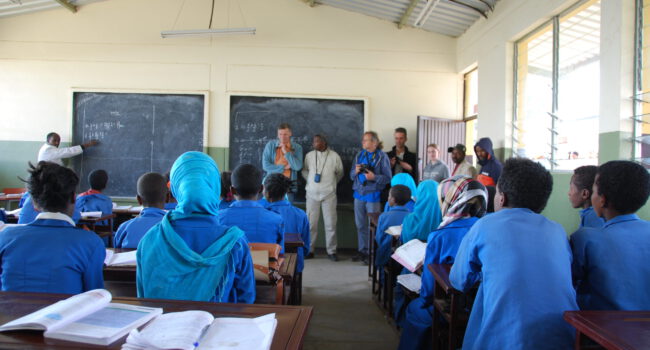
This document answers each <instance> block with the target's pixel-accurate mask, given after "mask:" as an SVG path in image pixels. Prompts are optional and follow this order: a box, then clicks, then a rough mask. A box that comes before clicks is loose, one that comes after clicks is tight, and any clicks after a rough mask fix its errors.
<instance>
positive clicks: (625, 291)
mask: <svg viewBox="0 0 650 350" xmlns="http://www.w3.org/2000/svg"><path fill="white" fill-rule="evenodd" d="M571 246H572V248H573V257H574V261H573V267H574V269H573V271H574V278H575V279H576V280H577V281H578V304H579V305H580V309H582V310H650V290H649V289H648V286H650V266H648V264H647V262H648V260H649V258H650V222H648V221H645V220H641V219H639V217H638V216H637V215H636V214H627V215H619V216H617V217H615V218H612V219H611V220H608V221H607V222H605V226H603V227H602V228H598V229H596V228H586V227H585V228H582V229H579V230H578V231H576V233H574V234H573V235H571Z"/></svg>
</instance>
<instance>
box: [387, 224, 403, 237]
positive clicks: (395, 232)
mask: <svg viewBox="0 0 650 350" xmlns="http://www.w3.org/2000/svg"><path fill="white" fill-rule="evenodd" d="M384 232H386V233H388V234H389V235H391V236H393V237H399V236H401V235H402V225H398V226H391V227H389V228H388V229H387V230H386V231H384Z"/></svg>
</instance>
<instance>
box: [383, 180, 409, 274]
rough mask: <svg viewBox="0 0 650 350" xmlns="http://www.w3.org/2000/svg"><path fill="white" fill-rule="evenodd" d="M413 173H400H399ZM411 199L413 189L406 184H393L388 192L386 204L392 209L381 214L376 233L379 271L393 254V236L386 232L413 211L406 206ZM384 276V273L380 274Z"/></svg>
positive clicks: (400, 222) (399, 223)
mask: <svg viewBox="0 0 650 350" xmlns="http://www.w3.org/2000/svg"><path fill="white" fill-rule="evenodd" d="M402 174H404V175H406V176H408V177H411V175H409V174H406V173H400V174H398V175H402ZM410 200H411V190H410V189H409V188H408V187H407V186H405V185H393V187H391V188H390V191H389V192H388V201H387V202H386V204H388V205H390V210H388V211H385V212H383V213H382V214H381V215H379V221H378V223H377V233H375V241H377V251H376V252H375V266H377V269H378V270H379V271H382V269H383V268H384V266H386V264H388V261H389V260H390V256H391V254H393V250H392V249H391V248H392V242H393V236H391V235H389V234H388V233H386V230H388V228H389V227H391V226H399V225H401V224H402V222H403V221H404V218H405V217H406V216H407V215H409V214H410V213H411V211H410V210H409V209H408V208H407V207H406V204H407V203H409V201H410ZM380 276H383V274H380Z"/></svg>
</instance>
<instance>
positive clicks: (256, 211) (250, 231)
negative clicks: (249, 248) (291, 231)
mask: <svg viewBox="0 0 650 350" xmlns="http://www.w3.org/2000/svg"><path fill="white" fill-rule="evenodd" d="M218 218H219V223H220V224H221V225H225V226H228V227H230V226H237V227H239V228H240V229H241V230H242V231H244V233H246V238H247V239H248V241H249V242H251V243H277V244H279V245H280V246H281V247H282V253H284V222H283V220H282V217H281V216H280V215H279V214H276V213H274V212H272V211H270V210H266V209H264V207H262V206H261V205H260V204H259V203H258V202H257V201H245V200H244V201H235V202H233V203H232V204H231V205H230V208H228V209H224V210H220V211H219V214H218Z"/></svg>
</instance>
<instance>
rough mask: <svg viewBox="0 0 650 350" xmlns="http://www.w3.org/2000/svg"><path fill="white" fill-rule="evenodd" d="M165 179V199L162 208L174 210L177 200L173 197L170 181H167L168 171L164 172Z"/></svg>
mask: <svg viewBox="0 0 650 350" xmlns="http://www.w3.org/2000/svg"><path fill="white" fill-rule="evenodd" d="M165 180H166V181H167V200H166V202H165V207H164V208H163V209H165V210H174V209H176V205H177V204H178V202H177V201H176V198H174V195H173V194H172V190H171V188H172V186H171V181H169V172H167V174H165Z"/></svg>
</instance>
